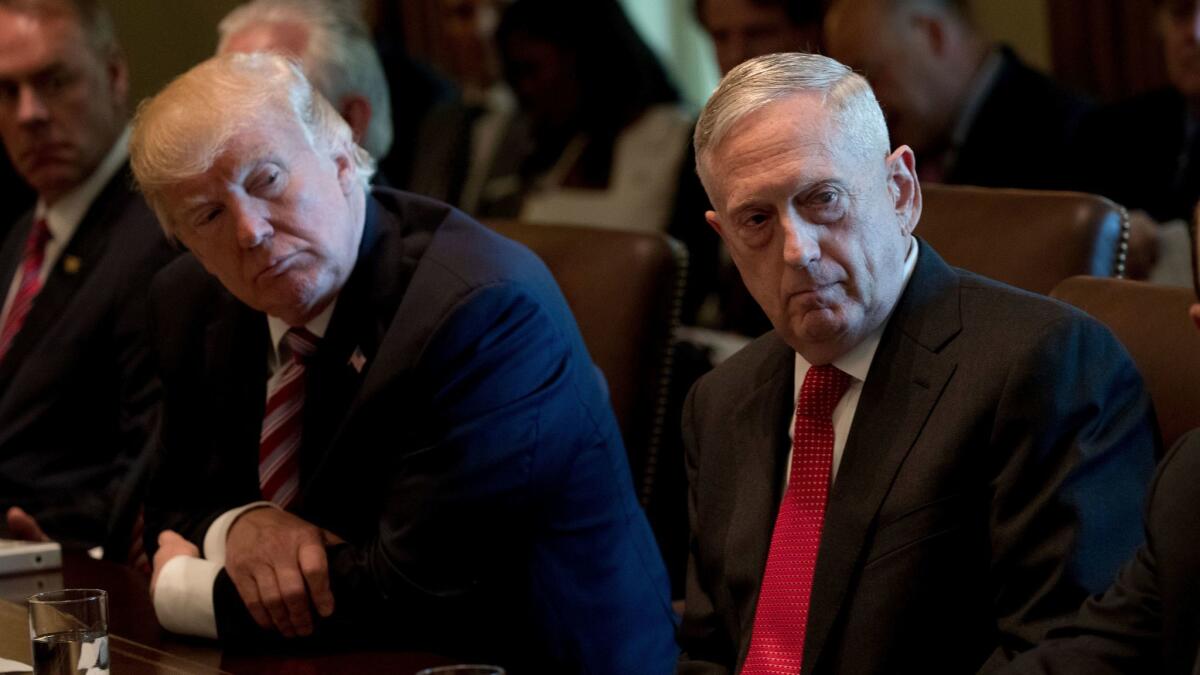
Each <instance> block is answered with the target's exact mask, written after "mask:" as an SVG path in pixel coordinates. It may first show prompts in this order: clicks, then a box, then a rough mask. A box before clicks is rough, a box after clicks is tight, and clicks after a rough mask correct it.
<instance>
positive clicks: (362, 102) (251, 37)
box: [217, 0, 393, 162]
mask: <svg viewBox="0 0 1200 675" xmlns="http://www.w3.org/2000/svg"><path fill="white" fill-rule="evenodd" d="M217 32H218V34H219V35H220V42H219V43H218V45H217V53H218V54H226V53H230V52H241V53H247V52H256V51H267V52H274V53H277V54H283V55H284V56H288V57H290V58H293V59H296V60H297V61H298V62H299V63H300V65H301V67H302V68H303V69H304V74H305V76H306V77H307V78H308V79H309V81H310V82H312V83H313V86H315V87H316V88H317V89H318V90H319V91H320V92H321V95H322V96H324V97H325V98H326V99H328V100H329V101H331V102H332V103H333V106H334V107H335V108H336V109H337V111H338V113H339V114H341V116H342V118H343V119H345V120H346V123H347V124H349V125H350V129H351V130H352V131H353V132H354V141H355V142H356V143H358V144H359V145H360V146H362V148H363V149H364V150H366V151H367V152H368V153H370V154H371V157H373V158H375V160H376V161H377V162H379V161H382V160H383V159H384V158H386V157H387V156H388V153H389V152H391V149H392V140H393V133H392V131H393V130H392V110H391V100H390V93H389V91H388V83H387V80H386V79H385V78H384V75H383V66H382V65H381V64H380V61H379V55H378V54H377V53H376V52H375V47H374V45H373V44H372V43H371V39H370V36H369V35H368V33H367V26H366V23H365V22H364V21H363V18H362V14H361V10H360V8H359V6H358V3H357V2H353V1H352V0H344V1H341V2H327V1H324V0H254V1H253V2H249V3H247V4H244V5H240V6H238V7H237V8H235V9H234V10H233V11H231V12H230V13H229V14H228V15H226V16H225V18H224V19H221V23H220V24H219V25H218V26H217Z"/></svg>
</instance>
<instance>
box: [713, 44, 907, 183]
mask: <svg viewBox="0 0 1200 675" xmlns="http://www.w3.org/2000/svg"><path fill="white" fill-rule="evenodd" d="M802 93H816V94H820V95H821V97H822V99H821V100H822V103H823V104H824V105H825V107H826V108H827V109H828V110H829V111H830V113H831V114H833V115H834V117H835V120H836V121H837V122H838V123H839V125H840V128H841V129H842V131H843V132H844V133H845V134H846V139H847V140H848V141H849V142H850V143H852V144H853V147H854V150H856V151H857V152H859V153H861V155H863V156H865V157H873V156H878V157H879V158H880V159H883V158H885V157H887V155H888V152H889V151H890V150H891V146H890V141H889V140H888V131H887V123H886V122H885V121H884V119H883V111H882V110H881V109H880V107H879V102H878V101H877V100H875V93H874V92H873V91H872V90H871V85H870V84H868V83H867V80H866V78H864V77H863V76H861V75H859V74H858V73H855V72H854V71H853V70H851V69H850V68H849V67H847V66H845V65H843V64H841V63H839V62H837V61H835V60H833V59H831V58H829V57H827V56H821V55H819V54H803V53H795V52H789V53H781V54H767V55H766V56H759V57H757V58H753V59H750V60H749V61H746V62H744V63H742V64H740V65H738V66H737V67H736V68H734V69H733V70H730V71H729V73H728V74H726V75H725V77H724V78H722V79H721V83H720V84H719V85H718V86H717V90H716V91H715V92H713V95H712V96H711V97H709V99H708V103H707V104H705V106H704V111H703V112H701V113H700V119H699V120H698V121H697V122H696V132H695V136H694V138H693V142H694V143H695V148H696V170H697V171H698V172H699V174H700V180H701V181H702V182H703V183H704V184H705V186H706V187H708V186H709V181H708V175H709V174H708V170H707V164H708V160H709V159H710V156H711V154H712V152H713V150H714V149H716V148H717V146H719V145H720V144H721V142H722V141H723V140H724V139H725V136H726V135H727V134H728V133H729V131H730V130H731V129H732V128H733V127H734V126H735V125H736V124H737V123H738V122H739V121H741V120H742V119H744V118H745V117H746V116H747V115H750V114H751V113H754V112H757V111H758V110H761V109H762V108H764V107H765V106H767V105H769V104H771V103H774V102H776V101H781V100H784V99H787V98H790V97H792V96H795V95H797V94H802Z"/></svg>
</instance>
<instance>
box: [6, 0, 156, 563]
mask: <svg viewBox="0 0 1200 675" xmlns="http://www.w3.org/2000/svg"><path fill="white" fill-rule="evenodd" d="M128 90H129V71H128V67H127V65H126V62H125V58H124V56H123V54H122V52H121V48H120V45H119V44H118V43H117V38H116V35H115V32H114V30H113V24H112V19H111V17H110V16H109V15H108V13H107V12H106V11H105V10H104V9H103V8H102V7H101V6H100V5H99V4H98V3H97V2H95V1H94V0H0V138H2V139H3V141H4V146H5V149H6V150H7V151H8V155H9V157H10V158H11V160H12V164H13V166H14V167H15V169H16V172H17V173H18V174H20V176H21V178H22V179H23V180H24V181H25V182H26V183H27V184H28V185H30V186H32V188H33V190H34V191H35V192H36V194H37V203H36V205H35V206H34V208H33V209H31V210H28V211H26V212H25V214H24V215H23V216H21V217H20V218H19V219H18V220H17V221H16V223H15V224H14V225H13V227H12V229H11V231H9V233H8V236H7V237H6V238H5V239H4V241H3V243H2V244H0V303H2V304H0V506H2V507H3V508H5V509H7V513H6V516H7V525H8V535H9V536H15V537H19V538H25V539H44V538H51V539H55V540H57V541H60V542H61V543H62V544H63V545H64V546H67V547H79V548H91V547H95V546H101V545H102V546H104V547H105V553H106V555H108V556H109V557H110V558H114V559H117V560H125V557H126V554H127V553H129V543H130V542H129V538H130V535H131V533H132V530H133V529H134V527H135V525H134V523H135V521H136V518H137V517H136V514H137V504H138V502H139V494H140V489H141V486H140V476H141V475H142V474H143V473H144V467H145V466H146V463H147V462H148V461H150V458H151V457H152V452H151V451H152V448H153V444H152V439H153V435H154V430H155V426H156V424H157V419H158V405H159V398H160V386H159V382H158V379H157V377H156V376H155V373H154V364H153V361H152V359H151V356H150V350H149V347H148V344H147V342H148V339H147V336H146V291H147V288H148V287H149V285H150V278H151V277H152V276H153V274H154V273H155V272H156V271H157V270H158V269H159V268H160V267H161V266H162V265H163V264H165V263H166V262H167V261H168V260H170V259H171V258H172V257H174V255H175V251H174V250H173V249H172V247H171V246H170V245H169V244H168V243H167V240H166V238H165V237H164V236H163V234H162V231H161V230H160V229H159V228H158V225H157V223H156V222H155V220H154V215H153V214H152V213H151V212H150V210H149V209H148V208H147V207H146V204H145V201H144V200H143V199H142V197H141V196H140V195H139V194H137V192H136V191H135V190H134V189H133V187H132V175H131V174H130V172H129V166H128V162H127V157H128V152H127V150H126V143H127V139H128V132H127V129H126V124H127V121H128V104H127V100H126V97H127V95H128ZM7 197H8V195H7V194H6V195H5V198H6V199H7Z"/></svg>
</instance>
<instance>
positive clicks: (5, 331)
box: [0, 218, 50, 360]
mask: <svg viewBox="0 0 1200 675" xmlns="http://www.w3.org/2000/svg"><path fill="white" fill-rule="evenodd" d="M49 241H50V228H49V227H48V226H47V225H46V219H45V218H38V219H37V220H36V221H34V223H33V228H32V229H30V230H29V237H28V238H27V239H26V240H25V255H24V257H23V258H22V259H21V271H20V274H21V276H20V279H21V280H20V281H19V282H18V284H19V285H18V286H17V292H16V294H15V295H14V296H13V300H12V306H11V307H9V310H8V317H7V318H6V319H5V320H4V327H3V328H0V360H2V359H3V358H4V355H5V354H7V353H8V348H9V347H11V346H12V343H13V339H14V338H15V337H16V336H17V333H19V332H20V331H21V326H22V325H23V324H24V323H25V317H26V316H27V315H28V314H29V310H30V308H32V307H33V301H34V299H35V298H36V297H37V294H38V291H40V290H42V279H41V272H42V264H43V263H45V262H46V244H47V243H49Z"/></svg>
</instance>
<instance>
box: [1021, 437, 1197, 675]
mask: <svg viewBox="0 0 1200 675" xmlns="http://www.w3.org/2000/svg"><path fill="white" fill-rule="evenodd" d="M1197 477H1200V432H1195V431H1193V432H1192V433H1191V434H1188V435H1187V436H1184V437H1183V438H1181V439H1180V440H1179V442H1178V443H1176V445H1175V447H1174V448H1173V449H1172V450H1171V452H1170V453H1169V454H1168V455H1167V457H1166V458H1165V459H1164V460H1163V462H1162V464H1161V465H1160V466H1159V468H1158V475H1157V476H1156V477H1155V479H1154V486H1153V488H1152V489H1151V493H1150V501H1149V502H1148V504H1147V507H1146V544H1145V545H1144V546H1142V547H1141V548H1139V549H1138V552H1137V554H1136V555H1134V556H1133V558H1132V559H1131V560H1130V561H1129V563H1128V564H1126V565H1125V567H1124V568H1123V569H1122V570H1121V575H1120V577H1119V578H1118V579H1117V581H1116V583H1114V584H1113V585H1112V587H1111V588H1109V589H1108V591H1107V592H1105V593H1104V595H1102V596H1101V595H1098V596H1096V597H1093V598H1089V599H1088V601H1087V602H1086V603H1084V605H1083V609H1082V610H1081V611H1080V613H1079V618H1078V619H1077V620H1076V621H1075V623H1074V624H1072V625H1071V626H1070V627H1068V628H1065V629H1061V630H1056V631H1055V632H1054V633H1053V634H1052V635H1051V637H1052V638H1053V639H1051V640H1047V641H1046V642H1045V643H1043V644H1042V645H1039V646H1038V648H1037V649H1034V650H1033V651H1031V652H1029V653H1027V654H1024V655H1022V657H1021V658H1019V659H1017V661H1015V662H1014V663H1013V664H1012V666H1011V667H1010V668H1009V669H1008V670H1006V671H1005V672H1006V673H1047V674H1049V673H1055V674H1062V675H1066V674H1068V673H1071V674H1076V673H1077V674H1079V675H1105V674H1106V673H1114V674H1121V673H1170V674H1172V675H1175V674H1179V675H1188V674H1189V673H1196V672H1200V661H1198V660H1197V649H1198V648H1200V574H1198V572H1200V518H1197V515H1198V514H1200V489H1197V486H1196V479H1197Z"/></svg>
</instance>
